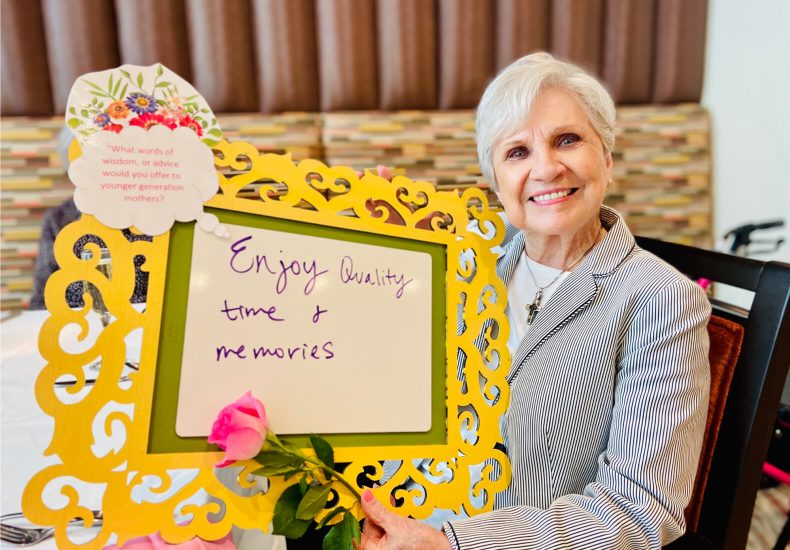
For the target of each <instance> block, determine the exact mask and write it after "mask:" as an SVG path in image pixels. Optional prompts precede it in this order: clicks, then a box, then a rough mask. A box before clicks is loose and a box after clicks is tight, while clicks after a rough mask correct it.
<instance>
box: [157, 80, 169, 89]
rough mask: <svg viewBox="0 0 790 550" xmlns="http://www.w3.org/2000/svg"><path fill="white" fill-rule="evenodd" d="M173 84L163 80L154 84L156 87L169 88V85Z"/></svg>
mask: <svg viewBox="0 0 790 550" xmlns="http://www.w3.org/2000/svg"><path fill="white" fill-rule="evenodd" d="M172 84H173V83H172V82H167V81H162V82H157V83H156V86H154V87H155V88H167V87H168V86H170V85H172Z"/></svg>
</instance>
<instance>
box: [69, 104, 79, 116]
mask: <svg viewBox="0 0 790 550" xmlns="http://www.w3.org/2000/svg"><path fill="white" fill-rule="evenodd" d="M69 112H70V113H71V114H72V115H75V116H76V115H77V110H76V109H75V108H74V106H73V105H72V106H71V107H69Z"/></svg>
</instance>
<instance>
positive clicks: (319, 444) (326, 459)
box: [209, 132, 335, 470]
mask: <svg viewBox="0 0 790 550" xmlns="http://www.w3.org/2000/svg"><path fill="white" fill-rule="evenodd" d="M209 133H211V132H209ZM310 445H312V446H313V450H314V451H315V456H317V457H318V459H319V460H320V461H321V462H323V463H324V464H326V465H327V466H328V467H329V468H332V469H333V470H334V469H335V451H334V449H332V445H330V443H329V441H327V440H326V439H324V438H323V437H320V436H317V435H315V434H310Z"/></svg>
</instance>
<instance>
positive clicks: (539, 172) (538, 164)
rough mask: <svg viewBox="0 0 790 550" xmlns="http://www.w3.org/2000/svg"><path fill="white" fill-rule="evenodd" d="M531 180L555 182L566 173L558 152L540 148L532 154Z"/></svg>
mask: <svg viewBox="0 0 790 550" xmlns="http://www.w3.org/2000/svg"><path fill="white" fill-rule="evenodd" d="M532 161H533V165H532V170H531V178H532V179H533V180H538V181H554V180H556V179H557V178H558V177H560V176H561V175H562V174H563V173H564V172H565V165H564V164H562V162H561V161H560V159H559V157H558V156H557V152H556V151H554V150H552V149H551V148H548V147H540V148H537V149H536V150H534V151H533V153H532Z"/></svg>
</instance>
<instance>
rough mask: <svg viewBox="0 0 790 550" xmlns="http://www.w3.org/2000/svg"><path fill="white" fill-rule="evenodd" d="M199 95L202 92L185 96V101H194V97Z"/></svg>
mask: <svg viewBox="0 0 790 550" xmlns="http://www.w3.org/2000/svg"><path fill="white" fill-rule="evenodd" d="M199 95H200V94H195V95H191V96H189V97H185V98H184V101H192V100H193V99H195V98H196V97H197V96H199Z"/></svg>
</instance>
